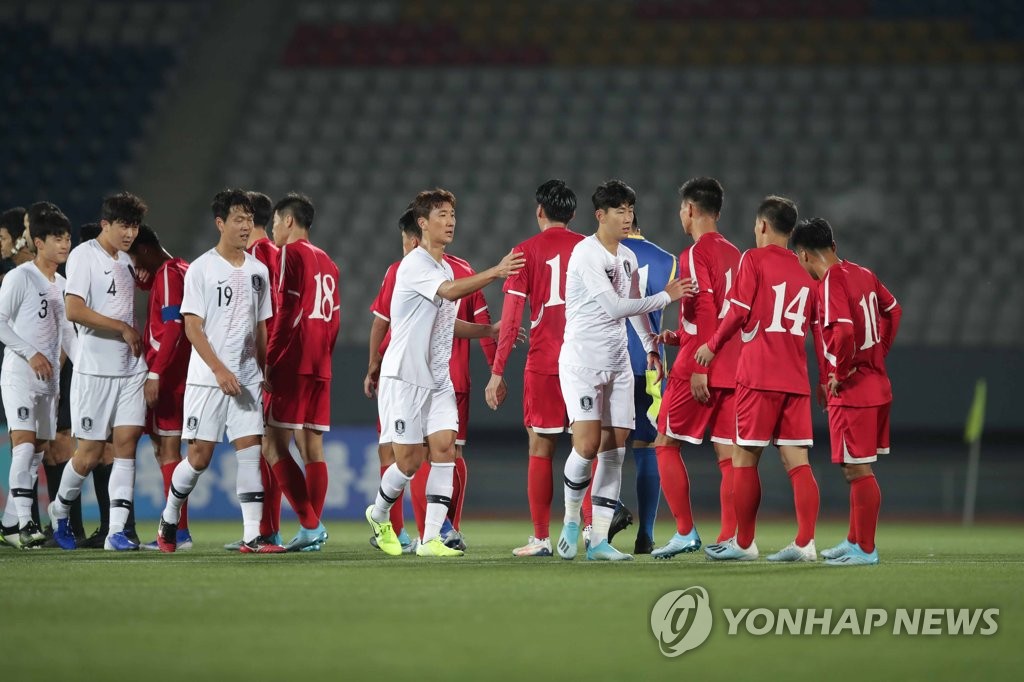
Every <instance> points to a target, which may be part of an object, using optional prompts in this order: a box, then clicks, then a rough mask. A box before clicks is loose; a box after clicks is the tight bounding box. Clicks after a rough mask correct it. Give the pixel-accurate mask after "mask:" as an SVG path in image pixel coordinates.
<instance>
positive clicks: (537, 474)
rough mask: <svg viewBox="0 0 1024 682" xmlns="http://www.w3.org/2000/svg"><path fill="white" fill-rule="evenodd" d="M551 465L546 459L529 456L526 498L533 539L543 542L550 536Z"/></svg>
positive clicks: (549, 460)
mask: <svg viewBox="0 0 1024 682" xmlns="http://www.w3.org/2000/svg"><path fill="white" fill-rule="evenodd" d="M552 491H553V481H552V464H551V459H549V458H547V457H536V456H534V455H530V466H529V469H528V470H527V479H526V497H527V498H528V499H529V501H530V518H531V519H532V520H533V537H535V538H538V539H541V540H543V539H544V538H546V537H550V535H551V498H552V494H553V492H552Z"/></svg>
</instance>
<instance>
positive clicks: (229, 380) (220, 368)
mask: <svg viewBox="0 0 1024 682" xmlns="http://www.w3.org/2000/svg"><path fill="white" fill-rule="evenodd" d="M203 322H205V320H203V318H201V317H199V316H198V315H194V314H192V313H185V336H187V337H188V340H189V342H190V343H191V344H192V347H193V348H194V349H195V351H196V353H198V354H199V357H200V358H202V360H203V362H205V363H206V366H207V367H209V368H210V370H211V371H212V372H213V376H214V378H216V379H217V385H218V386H220V390H222V391H224V393H225V394H226V395H241V393H242V386H241V384H239V383H238V377H236V376H235V375H234V373H232V372H231V370H229V369H228V368H227V367H225V366H224V363H223V362H221V360H220V358H219V357H217V352H216V351H214V350H213V346H211V345H210V339H208V338H206V332H205V331H203ZM266 334H267V327H266V325H265V324H264V325H263V339H264V341H263V343H264V346H263V348H264V353H266ZM257 338H258V337H257ZM264 357H266V356H265V355H264Z"/></svg>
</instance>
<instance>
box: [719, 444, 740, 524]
mask: <svg viewBox="0 0 1024 682" xmlns="http://www.w3.org/2000/svg"><path fill="white" fill-rule="evenodd" d="M718 468H719V469H721V471H722V482H721V484H720V485H719V487H718V500H719V504H720V505H721V507H722V529H721V530H720V531H718V541H719V542H725V541H726V540H728V539H729V538H731V537H732V536H734V535H736V505H735V502H734V500H733V496H732V460H731V459H722V460H719V461H718Z"/></svg>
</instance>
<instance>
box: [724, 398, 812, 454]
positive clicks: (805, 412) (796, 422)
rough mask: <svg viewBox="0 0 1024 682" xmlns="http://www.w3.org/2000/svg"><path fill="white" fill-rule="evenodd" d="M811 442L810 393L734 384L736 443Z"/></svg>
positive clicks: (761, 444)
mask: <svg viewBox="0 0 1024 682" xmlns="http://www.w3.org/2000/svg"><path fill="white" fill-rule="evenodd" d="M772 443H774V444H775V445H800V446H807V447H810V446H811V445H813V444H814V429H813V428H812V427H811V397H810V396H809V395H799V394H797V393H782V392H781V391H761V390H758V389H756V388H748V387H746V386H741V385H737V386H736V444H737V445H741V446H745V447H761V448H763V447H767V446H768V445H771V444H772Z"/></svg>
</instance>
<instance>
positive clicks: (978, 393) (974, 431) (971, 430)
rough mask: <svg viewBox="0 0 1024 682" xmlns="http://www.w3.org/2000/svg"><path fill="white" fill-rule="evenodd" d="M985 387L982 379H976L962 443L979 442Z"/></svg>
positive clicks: (982, 420)
mask: <svg viewBox="0 0 1024 682" xmlns="http://www.w3.org/2000/svg"><path fill="white" fill-rule="evenodd" d="M986 393H987V386H986V384H985V380H984V379H978V383H977V384H975V386H974V401H973V402H971V410H970V411H969V412H968V413H967V426H966V428H965V429H964V441H965V442H967V443H976V442H978V441H979V440H981V431H982V429H983V428H984V427H985V394H986Z"/></svg>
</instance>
